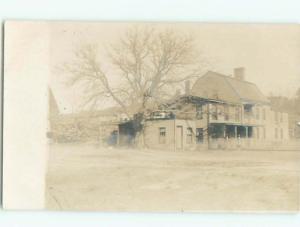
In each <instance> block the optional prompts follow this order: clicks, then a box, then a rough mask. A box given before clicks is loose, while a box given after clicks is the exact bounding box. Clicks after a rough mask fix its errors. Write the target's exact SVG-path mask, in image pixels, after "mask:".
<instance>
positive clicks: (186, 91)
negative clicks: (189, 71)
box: [185, 80, 191, 95]
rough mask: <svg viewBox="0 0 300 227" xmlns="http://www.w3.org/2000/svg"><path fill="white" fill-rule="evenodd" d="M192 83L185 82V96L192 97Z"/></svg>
mask: <svg viewBox="0 0 300 227" xmlns="http://www.w3.org/2000/svg"><path fill="white" fill-rule="evenodd" d="M190 87H191V83H190V81H189V80H186V81H185V95H190V89H191V88H190Z"/></svg>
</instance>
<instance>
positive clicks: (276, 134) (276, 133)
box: [275, 128, 278, 139]
mask: <svg viewBox="0 0 300 227" xmlns="http://www.w3.org/2000/svg"><path fill="white" fill-rule="evenodd" d="M275 139H278V129H277V128H275Z"/></svg>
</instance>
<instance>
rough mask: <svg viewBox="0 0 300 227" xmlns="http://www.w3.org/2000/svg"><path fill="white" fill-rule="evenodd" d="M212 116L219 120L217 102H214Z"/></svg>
mask: <svg viewBox="0 0 300 227" xmlns="http://www.w3.org/2000/svg"><path fill="white" fill-rule="evenodd" d="M211 118H212V119H213V120H218V107H217V105H216V104H212V108H211Z"/></svg>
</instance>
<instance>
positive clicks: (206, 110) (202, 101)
mask: <svg viewBox="0 0 300 227" xmlns="http://www.w3.org/2000/svg"><path fill="white" fill-rule="evenodd" d="M186 87H187V88H186V92H185V94H184V95H182V96H180V97H178V98H177V99H176V100H174V101H172V102H169V103H167V104H165V105H164V106H163V107H162V108H161V111H157V112H155V113H153V115H152V116H151V117H149V118H148V119H147V120H146V122H145V125H144V137H143V140H144V144H145V145H146V146H147V147H150V148H156V149H173V150H197V149H199V150H201V149H202V148H211V149H213V148H228V149H233V148H238V147H240V148H243V147H247V148H249V147H263V146H265V145H266V144H270V143H274V142H283V141H285V140H288V138H289V135H288V115H287V113H281V112H275V111H273V110H272V108H271V106H270V102H269V100H268V99H267V98H266V97H265V96H264V95H263V94H262V92H261V91H260V90H259V89H258V87H257V86H256V85H255V84H253V83H250V82H248V81H245V76H244V68H237V69H235V70H234V76H226V75H222V74H219V73H216V72H211V71H209V72H207V73H206V74H205V75H203V76H202V77H200V78H199V79H198V80H197V81H196V82H195V83H194V85H193V86H192V88H191V89H189V84H187V86H186Z"/></svg>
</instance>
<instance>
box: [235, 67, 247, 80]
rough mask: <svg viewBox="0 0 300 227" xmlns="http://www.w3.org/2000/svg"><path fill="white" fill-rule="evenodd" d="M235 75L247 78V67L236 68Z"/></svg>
mask: <svg viewBox="0 0 300 227" xmlns="http://www.w3.org/2000/svg"><path fill="white" fill-rule="evenodd" d="M233 77H234V78H235V79H238V80H245V68H244V67H239V68H235V69H234V73H233Z"/></svg>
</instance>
